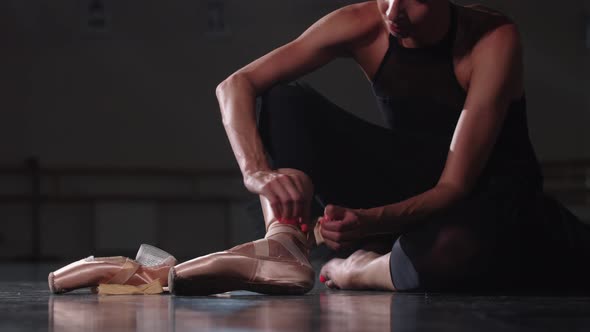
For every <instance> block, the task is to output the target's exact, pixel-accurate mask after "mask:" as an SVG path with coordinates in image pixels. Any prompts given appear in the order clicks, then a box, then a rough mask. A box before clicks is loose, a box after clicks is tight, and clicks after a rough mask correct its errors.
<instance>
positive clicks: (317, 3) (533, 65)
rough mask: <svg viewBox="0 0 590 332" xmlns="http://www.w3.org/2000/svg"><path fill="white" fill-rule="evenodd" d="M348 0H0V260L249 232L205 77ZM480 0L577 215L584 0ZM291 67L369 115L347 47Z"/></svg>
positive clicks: (226, 70)
mask: <svg viewBox="0 0 590 332" xmlns="http://www.w3.org/2000/svg"><path fill="white" fill-rule="evenodd" d="M354 2H360V1H344V0H296V1H285V0H283V1H277V0H249V1H246V0H210V1H206V0H169V1H163V0H160V1H152V0H100V1H97V0H93V1H91V0H62V1H52V0H4V1H2V2H0V27H1V28H0V41H1V42H2V44H1V45H2V48H1V52H0V75H1V76H0V91H1V95H0V97H1V98H0V103H1V105H2V107H1V109H0V225H1V227H0V260H30V259H40V260H56V259H57V260H68V259H74V258H80V257H84V256H88V255H91V254H96V255H107V254H116V255H120V254H123V255H130V256H132V255H133V254H134V251H135V250H136V249H137V247H138V245H139V244H140V243H151V244H155V245H158V246H160V247H162V248H163V249H165V250H167V251H169V252H171V253H172V254H174V255H176V256H177V257H178V258H190V257H195V256H199V255H202V254H205V253H209V252H211V251H215V250H221V249H224V248H226V247H228V246H229V245H233V244H237V243H241V242H244V241H246V240H249V239H252V238H253V236H254V235H253V228H254V227H253V224H254V223H253V221H252V214H251V213H248V212H247V211H248V209H247V207H248V206H250V207H251V206H252V204H251V203H252V202H253V201H254V203H255V200H256V199H257V198H256V196H254V195H251V194H249V193H247V192H246V191H245V189H243V186H242V182H241V176H240V174H239V170H238V168H237V164H236V162H235V160H234V156H233V153H232V151H231V149H230V146H229V143H228V140H227V138H226V136H225V132H224V129H223V126H222V124H221V116H220V113H219V108H218V105H217V100H216V98H215V93H214V91H215V87H216V86H217V84H218V83H220V82H221V81H222V80H223V79H224V78H226V77H227V76H228V75H230V74H231V73H232V72H234V71H235V70H237V69H238V68H240V67H241V66H243V65H245V64H247V63H249V62H250V61H252V60H254V59H256V58H257V57H259V56H262V55H263V54H265V53H267V52H269V51H271V50H272V49H274V48H276V47H278V46H280V45H282V44H284V43H287V42H289V41H291V40H292V39H294V38H296V37H297V36H298V35H299V34H300V33H301V32H303V31H304V30H305V29H306V28H307V27H308V26H309V25H311V24H312V23H313V22H315V21H316V20H318V19H319V18H320V17H322V16H323V15H325V14H327V13H329V12H330V11H332V10H335V9H336V8H339V7H342V6H344V5H346V4H350V3H354ZM457 2H458V3H462V4H465V3H471V2H468V1H457ZM480 3H482V4H485V5H489V6H490V7H492V8H495V9H498V10H500V11H502V12H504V13H506V14H508V15H509V16H510V17H512V18H513V19H514V20H515V21H516V22H517V24H518V25H519V27H520V31H521V34H522V39H523V42H524V47H525V66H526V67H525V69H526V90H527V98H528V104H529V108H528V115H529V126H530V135H531V138H532V140H533V143H534V146H535V149H536V151H537V153H538V156H539V158H540V159H541V161H542V162H543V165H544V169H545V172H546V176H547V190H548V191H551V192H553V193H555V195H556V196H558V197H559V199H560V200H562V201H563V202H565V203H566V204H567V205H568V206H569V207H570V208H571V209H572V210H573V211H574V212H575V213H576V214H578V215H579V216H580V217H581V218H582V219H584V220H590V212H589V208H588V203H589V202H590V199H589V197H590V195H588V191H589V189H588V188H590V167H589V166H588V165H589V163H588V162H586V161H587V160H590V131H588V130H587V128H588V125H589V124H590V113H589V110H590V93H589V92H590V80H589V77H590V76H589V75H590V66H589V63H590V62H589V60H590V0H583V1H582V0H567V1H559V2H558V1H550V0H519V1H513V0H502V1H480ZM303 79H304V80H306V81H308V82H309V83H310V84H311V85H312V86H314V87H315V88H316V89H318V90H319V91H321V92H322V93H324V94H325V95H326V96H328V97H329V98H330V99H332V100H333V101H334V102H336V103H337V104H339V105H340V106H342V107H344V108H345V109H347V110H349V111H350V112H353V113H355V114H357V115H358V116H360V117H362V118H365V119H367V120H369V121H371V122H374V123H378V124H382V125H384V122H383V119H382V117H381V115H380V113H379V112H378V111H377V109H376V105H375V101H374V99H373V97H372V93H371V90H370V86H369V84H368V82H367V81H366V79H365V77H364V75H363V74H362V72H361V71H360V69H359V68H358V67H357V66H356V65H355V64H354V63H353V62H352V60H337V61H335V62H333V63H331V64H329V65H328V66H326V67H324V68H322V69H320V70H318V71H316V72H314V73H312V74H309V75H307V76H306V77H304V78H303ZM260 222H262V221H260Z"/></svg>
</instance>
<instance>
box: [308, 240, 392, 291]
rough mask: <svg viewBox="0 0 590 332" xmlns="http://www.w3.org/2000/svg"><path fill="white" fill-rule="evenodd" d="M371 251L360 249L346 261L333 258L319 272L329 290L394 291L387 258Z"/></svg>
mask: <svg viewBox="0 0 590 332" xmlns="http://www.w3.org/2000/svg"><path fill="white" fill-rule="evenodd" d="M390 254H391V253H388V254H385V255H380V254H379V253H377V252H375V251H372V250H365V249H360V250H357V251H355V252H354V253H353V254H352V255H350V256H349V257H348V258H347V259H341V258H334V259H332V260H330V261H329V262H328V263H326V264H325V265H324V266H323V267H322V270H321V272H320V279H321V280H322V281H324V280H325V284H326V286H327V287H329V288H338V289H375V290H388V291H394V290H395V288H394V287H393V282H392V280H391V273H390V271H389V256H390Z"/></svg>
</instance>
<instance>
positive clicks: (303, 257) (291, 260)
mask: <svg viewBox="0 0 590 332" xmlns="http://www.w3.org/2000/svg"><path fill="white" fill-rule="evenodd" d="M310 233H311V232H310ZM311 241H313V239H312V238H311V237H309V236H307V235H304V234H303V232H301V231H300V230H299V228H298V227H297V226H294V225H289V224H284V223H279V222H274V223H272V224H271V225H270V226H269V228H268V231H267V233H266V236H265V237H264V239H260V240H257V241H254V242H249V243H246V244H242V245H239V246H236V247H234V248H231V249H229V250H226V251H221V252H217V253H213V254H209V255H206V256H201V257H198V258H195V259H192V260H190V261H187V262H184V263H182V264H179V265H177V266H175V267H174V268H172V269H170V275H169V278H168V286H169V289H170V292H171V293H173V294H176V295H211V294H218V293H224V292H228V291H233V290H247V291H253V292H257V293H263V294H304V293H306V292H308V291H309V290H311V289H312V288H313V285H314V279H315V278H314V271H313V268H312V267H311V264H310V263H309V260H308V256H309V250H310V248H311V245H310V243H311Z"/></svg>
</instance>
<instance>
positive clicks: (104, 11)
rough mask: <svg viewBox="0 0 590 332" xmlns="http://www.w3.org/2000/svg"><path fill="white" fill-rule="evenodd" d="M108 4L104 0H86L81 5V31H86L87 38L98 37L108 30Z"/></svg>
mask: <svg viewBox="0 0 590 332" xmlns="http://www.w3.org/2000/svg"><path fill="white" fill-rule="evenodd" d="M108 9H109V6H108V4H106V3H105V0H87V1H85V4H83V5H82V7H81V10H82V15H81V18H82V25H83V27H84V29H83V31H86V32H87V36H88V38H100V37H102V36H104V34H105V33H106V32H108V31H109V26H110V24H109V23H110V22H109V21H110V20H109V17H110V15H109V12H108Z"/></svg>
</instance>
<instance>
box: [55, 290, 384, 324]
mask: <svg viewBox="0 0 590 332" xmlns="http://www.w3.org/2000/svg"><path fill="white" fill-rule="evenodd" d="M394 295H395V294H392V293H363V294H359V293H352V294H350V293H344V292H326V293H320V294H313V295H307V296H293V297H283V296H260V295H255V294H253V293H247V292H235V293H231V294H225V295H223V296H217V297H173V296H168V295H162V296H96V295H83V296H80V295H75V294H70V295H64V296H51V297H50V299H49V319H48V323H49V330H50V331H80V330H84V331H105V330H113V329H125V330H137V331H148V330H149V331H154V330H157V331H189V330H190V331H206V330H217V329H220V330H248V331H300V332H305V331H316V330H321V331H337V332H345V331H363V330H364V331H367V330H369V331H370V330H379V331H383V330H391V329H392V319H391V313H392V310H393V308H392V304H393V303H395V302H394V301H393V299H394Z"/></svg>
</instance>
